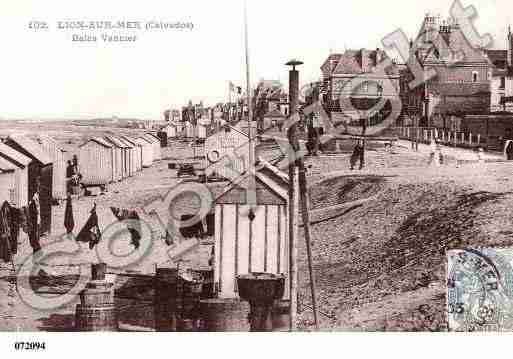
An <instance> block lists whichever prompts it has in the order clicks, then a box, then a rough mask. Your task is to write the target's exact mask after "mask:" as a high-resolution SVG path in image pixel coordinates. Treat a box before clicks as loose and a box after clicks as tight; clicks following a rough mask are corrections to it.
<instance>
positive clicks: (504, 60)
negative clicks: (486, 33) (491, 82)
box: [485, 50, 513, 76]
mask: <svg viewBox="0 0 513 359" xmlns="http://www.w3.org/2000/svg"><path fill="white" fill-rule="evenodd" d="M485 53H486V56H487V57H488V59H489V60H490V62H491V63H492V64H493V70H492V75H493V76H513V67H511V66H508V50H485Z"/></svg>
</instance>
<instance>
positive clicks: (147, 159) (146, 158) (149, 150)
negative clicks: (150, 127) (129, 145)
mask: <svg viewBox="0 0 513 359" xmlns="http://www.w3.org/2000/svg"><path fill="white" fill-rule="evenodd" d="M134 141H135V142H137V143H138V144H140V145H141V148H142V158H141V160H142V166H143V167H145V168H147V167H150V166H151V165H152V163H153V143H151V142H149V141H148V140H147V139H146V138H144V137H143V136H139V137H137V138H135V139H134Z"/></svg>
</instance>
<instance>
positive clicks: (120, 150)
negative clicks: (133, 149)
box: [104, 136, 127, 182]
mask: <svg viewBox="0 0 513 359" xmlns="http://www.w3.org/2000/svg"><path fill="white" fill-rule="evenodd" d="M104 140H105V141H106V142H107V143H109V144H110V145H111V146H112V181H113V182H119V181H121V180H123V179H124V178H126V177H127V175H126V167H125V157H126V151H125V148H124V146H123V145H122V144H121V143H119V141H117V140H116V139H115V138H114V137H113V136H105V138H104Z"/></svg>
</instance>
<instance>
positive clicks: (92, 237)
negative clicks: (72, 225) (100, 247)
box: [76, 203, 102, 249]
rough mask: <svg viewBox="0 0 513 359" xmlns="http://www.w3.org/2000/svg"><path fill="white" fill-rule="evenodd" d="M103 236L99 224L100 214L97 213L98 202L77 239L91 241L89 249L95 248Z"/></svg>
mask: <svg viewBox="0 0 513 359" xmlns="http://www.w3.org/2000/svg"><path fill="white" fill-rule="evenodd" d="M101 237H102V234H101V231H100V227H99V226H98V215H97V214H96V203H95V204H94V206H93V208H92V209H91V214H90V215H89V218H88V219H87V222H86V224H85V225H84V227H83V228H82V229H81V230H80V232H79V233H78V235H77V237H76V240H77V241H79V242H87V243H89V249H93V248H94V246H95V245H97V244H98V243H99V242H100V239H101Z"/></svg>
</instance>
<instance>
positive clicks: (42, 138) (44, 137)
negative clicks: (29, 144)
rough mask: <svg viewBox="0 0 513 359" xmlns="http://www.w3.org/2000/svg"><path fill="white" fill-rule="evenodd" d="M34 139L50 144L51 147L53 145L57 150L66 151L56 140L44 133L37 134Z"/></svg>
mask: <svg viewBox="0 0 513 359" xmlns="http://www.w3.org/2000/svg"><path fill="white" fill-rule="evenodd" d="M36 141H37V142H38V143H39V144H43V143H47V144H50V145H52V146H53V147H55V148H56V149H57V150H59V151H61V152H66V150H65V149H64V148H62V147H61V145H60V144H59V142H57V141H56V140H55V139H54V138H52V137H50V136H48V135H46V134H41V135H38V136H37V138H36Z"/></svg>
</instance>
